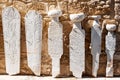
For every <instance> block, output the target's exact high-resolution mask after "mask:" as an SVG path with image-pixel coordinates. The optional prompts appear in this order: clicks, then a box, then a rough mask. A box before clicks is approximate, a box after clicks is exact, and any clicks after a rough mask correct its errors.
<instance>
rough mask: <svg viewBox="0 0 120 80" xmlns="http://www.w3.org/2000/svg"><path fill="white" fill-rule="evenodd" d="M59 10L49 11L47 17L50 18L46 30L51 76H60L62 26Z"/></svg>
mask: <svg viewBox="0 0 120 80" xmlns="http://www.w3.org/2000/svg"><path fill="white" fill-rule="evenodd" d="M61 15H62V12H61V11H60V10H51V11H49V12H48V16H50V17H51V18H52V20H51V22H50V23H49V28H48V53H49V55H50V57H51V58H52V76H53V77H57V76H59V74H60V58H61V56H62V54H63V26H62V24H61V23H60V22H59V19H58V18H59V16H61Z"/></svg>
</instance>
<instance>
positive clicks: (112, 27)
mask: <svg viewBox="0 0 120 80" xmlns="http://www.w3.org/2000/svg"><path fill="white" fill-rule="evenodd" d="M116 28H117V27H116V25H115V24H106V29H107V30H108V31H115V30H116Z"/></svg>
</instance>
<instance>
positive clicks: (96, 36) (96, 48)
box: [91, 15, 102, 77]
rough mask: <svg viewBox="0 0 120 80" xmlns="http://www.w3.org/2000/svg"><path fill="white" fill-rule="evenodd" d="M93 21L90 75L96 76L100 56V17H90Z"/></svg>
mask: <svg viewBox="0 0 120 80" xmlns="http://www.w3.org/2000/svg"><path fill="white" fill-rule="evenodd" d="M91 18H93V19H94V21H93V24H92V28H91V54H92V57H93V63H92V64H93V65H92V75H93V76H94V77H96V76H97V71H98V68H99V56H100V54H101V33H102V29H101V26H100V24H99V19H100V18H101V16H100V15H94V16H91Z"/></svg>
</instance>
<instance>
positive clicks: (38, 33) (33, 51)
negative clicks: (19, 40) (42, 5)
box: [25, 10, 42, 76]
mask: <svg viewBox="0 0 120 80" xmlns="http://www.w3.org/2000/svg"><path fill="white" fill-rule="evenodd" d="M25 31H26V44H27V61H28V66H29V67H30V69H31V70H32V71H33V73H34V74H35V75H37V76H40V73H41V48H42V16H41V15H40V14H39V13H38V12H36V11H35V10H30V11H28V13H27V14H26V16H25Z"/></svg>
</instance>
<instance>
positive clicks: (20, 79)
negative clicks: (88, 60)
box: [0, 75, 120, 80]
mask: <svg viewBox="0 0 120 80" xmlns="http://www.w3.org/2000/svg"><path fill="white" fill-rule="evenodd" d="M0 80H120V78H118V77H116V78H104V77H99V78H81V79H76V78H74V77H71V78H52V77H49V76H48V77H35V76H8V75H0Z"/></svg>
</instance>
